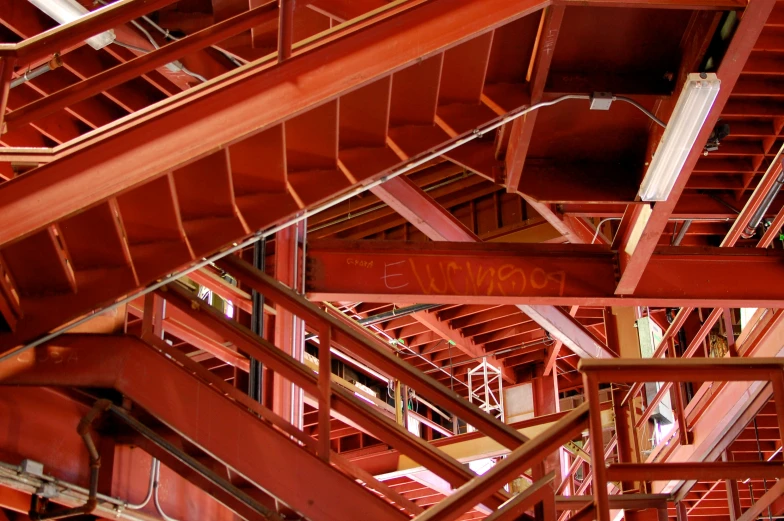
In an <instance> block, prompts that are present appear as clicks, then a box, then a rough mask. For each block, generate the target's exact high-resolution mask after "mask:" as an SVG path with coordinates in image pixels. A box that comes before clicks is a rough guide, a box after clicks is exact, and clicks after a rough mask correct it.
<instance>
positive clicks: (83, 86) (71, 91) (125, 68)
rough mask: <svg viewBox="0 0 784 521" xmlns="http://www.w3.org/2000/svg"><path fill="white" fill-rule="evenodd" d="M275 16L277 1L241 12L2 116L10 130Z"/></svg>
mask: <svg viewBox="0 0 784 521" xmlns="http://www.w3.org/2000/svg"><path fill="white" fill-rule="evenodd" d="M276 15H277V2H274V1H273V2H268V3H266V4H264V5H262V6H259V7H256V8H254V9H251V10H250V11H245V12H244V13H241V14H238V15H237V16H234V17H232V18H229V19H227V20H224V21H222V22H219V23H217V24H215V25H211V26H210V27H207V28H206V29H202V30H201V31H197V32H195V33H193V34H189V35H188V36H186V37H184V38H181V39H179V40H177V41H175V42H172V43H170V44H168V45H165V46H163V47H161V48H160V49H157V50H155V51H152V52H149V53H147V54H142V55H141V56H138V57H136V58H134V59H132V60H128V61H127V62H125V63H121V64H119V65H117V66H115V67H112V68H110V69H107V70H105V71H102V72H100V73H98V74H96V75H95V76H92V77H90V78H88V79H86V80H84V81H80V82H78V83H74V84H72V85H69V86H68V87H66V88H64V89H62V90H59V91H57V92H55V93H52V94H50V95H48V96H45V97H42V98H40V99H38V100H36V101H34V102H32V103H29V104H27V105H25V106H23V107H19V108H18V109H16V110H14V111H12V112H11V113H10V114H8V115H7V116H6V127H7V130H13V129H15V128H19V127H21V126H23V125H26V124H28V123H31V122H33V121H36V120H37V119H39V118H42V117H44V116H47V115H49V114H53V113H54V112H57V111H58V110H61V109H63V108H65V107H69V106H71V105H73V104H75V103H77V102H79V101H82V100H84V99H87V98H89V97H91V96H94V95H96V94H100V93H101V92H103V91H105V90H108V89H110V88H112V87H114V86H116V85H120V84H122V83H125V82H126V81H129V80H132V79H134V78H136V77H138V76H140V75H142V74H144V73H146V72H149V71H152V70H155V69H157V68H159V67H162V66H164V65H166V64H167V63H169V62H171V61H173V60H175V59H177V58H182V57H183V56H186V55H188V54H190V53H192V52H194V51H198V50H200V49H203V48H205V47H209V46H210V45H213V44H215V43H218V42H220V41H223V40H225V39H226V38H228V37H230V36H233V35H235V34H237V33H240V32H242V31H247V30H249V29H250V28H251V27H254V26H256V25H260V24H262V23H264V21H265V20H267V19H274V18H275V16H276Z"/></svg>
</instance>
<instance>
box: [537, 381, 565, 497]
mask: <svg viewBox="0 0 784 521" xmlns="http://www.w3.org/2000/svg"><path fill="white" fill-rule="evenodd" d="M532 384H533V385H532V390H533V397H534V416H544V415H546V414H556V413H559V412H561V407H560V403H559V401H558V377H557V376H556V375H555V373H554V372H551V373H550V374H548V375H544V374H543V375H542V376H539V377H537V378H534V379H533V382H532ZM561 466H562V463H561V451H560V450H558V451H556V452H555V453H553V454H549V455H547V457H546V458H545V460H544V473H543V475H545V474H547V473H549V472H555V479H554V480H553V485H554V486H555V487H556V488H557V487H558V486H559V485H560V484H561V479H562V477H561Z"/></svg>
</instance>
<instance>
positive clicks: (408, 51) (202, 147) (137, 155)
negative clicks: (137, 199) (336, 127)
mask: <svg viewBox="0 0 784 521" xmlns="http://www.w3.org/2000/svg"><path fill="white" fill-rule="evenodd" d="M166 1H169V0H166ZM544 5H546V0H544V1H541V0H448V1H444V0H436V1H432V2H427V3H423V4H419V5H416V6H413V7H410V8H409V9H408V10H405V11H404V12H402V13H400V14H398V15H397V16H391V15H390V16H387V17H385V18H384V19H383V20H382V21H380V22H378V23H375V24H373V29H372V30H368V31H363V30H356V31H355V32H353V33H352V34H351V36H347V37H342V38H341V37H335V38H334V39H333V40H331V41H329V42H327V43H323V44H321V45H320V46H318V47H316V48H314V49H309V48H304V49H302V50H299V51H297V52H295V53H294V55H293V56H292V58H290V59H288V60H286V61H285V62H283V63H281V64H278V65H276V66H272V65H269V64H268V65H263V66H259V67H257V68H254V69H251V70H250V71H239V72H238V73H236V74H234V75H232V76H231V77H229V78H226V79H224V80H223V81H221V82H217V83H215V84H213V85H210V86H205V88H203V89H200V90H198V92H194V93H193V94H192V95H190V96H187V97H186V98H187V100H188V103H182V102H181V100H178V102H176V103H175V102H172V103H168V104H166V105H164V106H162V107H160V108H159V109H158V110H156V111H153V112H150V113H149V114H146V115H145V117H144V118H135V119H134V120H132V121H130V122H128V123H126V124H124V125H120V126H117V127H115V128H113V129H112V130H111V132H109V133H106V134H105V135H102V136H101V138H100V139H97V138H96V139H95V140H91V141H87V142H84V143H81V144H80V147H79V148H78V150H74V151H73V152H72V153H71V154H70V155H68V156H66V157H63V158H62V159H60V160H58V161H55V162H53V163H49V164H47V165H44V166H42V167H39V168H38V169H37V171H36V174H35V175H34V176H24V178H20V180H19V182H15V183H4V184H3V185H0V220H2V222H3V223H4V225H3V227H2V228H1V229H0V246H2V245H5V244H7V243H9V242H10V241H13V240H17V239H19V238H21V237H24V236H26V235H28V234H31V233H33V232H35V231H36V230H39V229H41V228H43V227H44V226H46V225H48V224H51V223H52V222H55V221H57V220H58V219H61V218H63V217H65V216H67V215H70V214H72V213H74V212H77V211H79V210H80V209H82V208H85V207H87V206H90V205H92V204H95V203H97V202H99V201H102V200H104V199H105V198H107V197H110V196H112V195H114V194H117V193H118V192H120V191H123V190H126V189H128V188H131V187H133V186H136V185H138V184H140V183H143V182H145V181H148V180H150V179H153V178H156V177H158V176H160V175H162V174H163V173H165V172H167V171H171V170H172V169H174V168H176V167H178V166H181V165H183V164H185V163H187V162H189V161H192V160H193V159H194V158H198V157H201V156H203V155H205V154H207V153H211V152H214V151H215V150H217V149H219V148H221V147H223V146H226V145H228V144H230V143H232V142H235V141H236V140H238V139H241V138H243V137H246V136H248V135H250V134H253V133H256V132H258V131H259V130H261V129H265V128H270V127H271V126H273V125H275V124H278V123H280V122H282V121H284V120H285V119H287V118H290V117H292V116H293V115H295V114H298V113H302V112H304V111H306V110H308V109H311V108H314V107H316V106H318V105H320V104H322V103H325V102H327V101H330V100H334V99H335V98H337V97H338V96H340V95H341V94H343V93H346V92H348V91H350V90H353V89H356V88H358V87H361V86H363V85H366V84H369V83H371V82H372V81H374V80H376V79H378V78H380V77H383V76H386V75H389V74H391V73H392V72H394V71H396V70H398V69H400V68H402V67H404V66H406V65H408V64H411V63H414V62H415V61H416V60H418V59H420V58H421V56H423V55H429V54H432V53H436V52H439V51H442V50H445V49H447V48H449V47H451V46H453V45H455V44H456V43H458V42H460V41H464V40H466V39H468V38H470V37H472V36H475V35H478V34H482V33H484V32H486V31H489V30H491V29H493V28H495V27H498V26H500V25H503V24H505V23H508V22H511V21H513V20H515V19H518V18H520V17H522V16H525V15H527V14H530V13H531V12H534V11H535V10H537V9H540V8H541V7H543V6H544ZM403 7H408V5H406V4H404V5H403V6H401V9H403ZM347 70H351V71H362V74H360V75H357V74H346V73H345V71H347ZM262 71H263V73H262ZM259 107H262V108H263V109H262V110H260V109H259ZM33 201H35V203H33Z"/></svg>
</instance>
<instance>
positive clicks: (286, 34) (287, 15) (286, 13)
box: [278, 0, 296, 63]
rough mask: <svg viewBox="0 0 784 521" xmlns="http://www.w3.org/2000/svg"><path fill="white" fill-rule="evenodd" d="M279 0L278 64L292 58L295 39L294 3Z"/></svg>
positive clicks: (293, 0)
mask: <svg viewBox="0 0 784 521" xmlns="http://www.w3.org/2000/svg"><path fill="white" fill-rule="evenodd" d="M295 1H296V0H279V10H280V13H279V18H278V62H279V63H280V62H282V61H284V60H288V59H289V58H291V44H292V41H293V37H294V2H295Z"/></svg>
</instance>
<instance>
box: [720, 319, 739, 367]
mask: <svg viewBox="0 0 784 521" xmlns="http://www.w3.org/2000/svg"><path fill="white" fill-rule="evenodd" d="M723 315H724V330H725V331H726V332H727V351H728V352H729V354H730V356H733V357H735V356H738V346H736V345H735V332H734V331H733V329H732V310H731V309H730V308H724V313H723Z"/></svg>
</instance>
